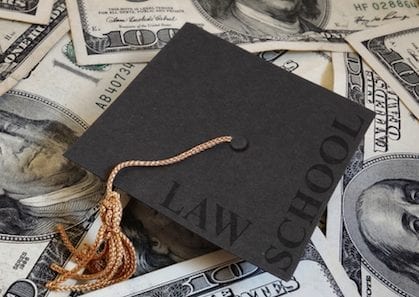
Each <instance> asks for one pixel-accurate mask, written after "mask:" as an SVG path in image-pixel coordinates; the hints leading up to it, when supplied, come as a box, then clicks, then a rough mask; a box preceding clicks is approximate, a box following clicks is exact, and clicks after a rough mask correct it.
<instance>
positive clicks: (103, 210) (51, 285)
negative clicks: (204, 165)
mask: <svg viewBox="0 0 419 297" xmlns="http://www.w3.org/2000/svg"><path fill="white" fill-rule="evenodd" d="M231 141H232V137H231V136H221V137H217V138H214V139H211V140H209V141H206V142H204V143H201V144H199V145H197V146H195V147H193V148H191V149H189V150H187V151H185V152H183V153H180V154H178V155H176V156H174V157H171V158H167V159H163V160H154V161H141V160H131V161H126V162H122V163H119V164H118V165H116V166H115V167H114V168H113V170H112V171H111V173H110V175H109V178H108V181H107V183H106V192H105V197H104V199H103V200H102V201H101V203H100V209H99V213H100V218H101V220H102V225H101V227H100V228H99V231H98V234H97V236H96V240H95V242H94V243H93V244H92V245H87V244H84V245H83V246H82V247H81V249H80V250H78V249H77V248H76V247H75V246H74V245H73V244H72V243H71V241H70V239H69V237H68V235H67V233H66V231H65V229H64V227H63V226H62V225H58V227H57V229H58V232H59V234H60V236H61V238H62V240H63V243H64V245H65V246H66V248H67V249H68V250H69V251H70V252H71V254H72V260H73V261H74V262H75V263H76V266H75V267H74V268H72V269H65V268H64V267H61V266H59V265H58V264H52V265H51V269H52V270H53V271H55V272H57V273H58V277H57V278H56V279H55V280H53V281H50V282H48V283H47V284H46V285H45V286H46V287H47V288H48V289H49V290H56V291H74V292H87V291H92V290H97V289H100V288H104V287H106V286H109V285H112V284H115V283H118V282H120V281H123V280H127V279H129V278H130V277H131V276H132V275H133V274H134V272H135V269H136V266H137V261H136V253H135V249H134V246H133V244H132V243H131V241H130V240H129V238H128V237H126V235H125V234H124V233H123V232H122V230H121V226H120V225H121V219H122V210H123V208H122V204H121V198H120V195H119V193H117V192H115V191H114V190H113V183H114V180H115V178H116V176H117V175H118V173H119V172H120V171H121V170H123V169H124V168H128V167H158V166H168V165H172V164H175V163H178V162H181V161H183V160H185V159H187V158H189V157H192V156H193V155H196V154H199V153H201V152H203V151H206V150H208V149H210V148H213V147H215V146H216V145H218V144H221V143H228V142H231ZM71 279H72V280H75V281H79V283H76V284H65V282H66V281H68V280H71Z"/></svg>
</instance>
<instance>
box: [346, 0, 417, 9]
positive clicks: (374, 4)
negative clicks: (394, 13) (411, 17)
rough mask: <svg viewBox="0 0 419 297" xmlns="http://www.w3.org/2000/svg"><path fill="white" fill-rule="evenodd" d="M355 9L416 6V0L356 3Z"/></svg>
mask: <svg viewBox="0 0 419 297" xmlns="http://www.w3.org/2000/svg"><path fill="white" fill-rule="evenodd" d="M354 7H355V10H366V9H368V8H370V7H371V8H373V9H374V10H388V9H395V8H417V7H418V2H417V1H414V0H397V1H393V0H391V1H374V2H371V3H365V2H364V3H356V4H354Z"/></svg>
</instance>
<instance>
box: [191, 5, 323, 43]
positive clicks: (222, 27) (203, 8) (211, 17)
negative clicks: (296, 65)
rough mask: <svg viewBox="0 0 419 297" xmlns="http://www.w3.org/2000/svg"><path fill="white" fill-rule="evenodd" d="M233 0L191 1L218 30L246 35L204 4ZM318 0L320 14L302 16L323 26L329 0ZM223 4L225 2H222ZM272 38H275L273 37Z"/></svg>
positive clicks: (318, 25) (279, 36)
mask: <svg viewBox="0 0 419 297" xmlns="http://www.w3.org/2000/svg"><path fill="white" fill-rule="evenodd" d="M220 1H221V2H220ZM232 1H233V0H192V3H193V4H194V6H195V7H196V9H197V10H198V11H199V13H200V14H201V15H202V16H203V17H204V18H205V19H206V20H207V21H209V22H210V23H211V24H212V25H214V26H216V27H217V28H219V29H220V30H223V31H229V32H235V33H237V34H240V35H244V36H248V35H247V34H246V33H244V32H239V31H237V30H234V29H233V28H231V27H229V26H228V25H225V24H223V22H222V21H220V20H217V17H216V16H214V15H213V14H211V13H210V12H209V11H208V8H206V6H208V5H210V6H211V5H217V4H216V3H223V2H225V3H226V2H230V3H231V2H232ZM317 1H318V2H319V5H318V6H319V10H320V15H319V16H318V17H317V18H316V19H314V20H313V19H307V18H304V19H305V20H307V21H310V22H311V23H312V24H313V25H315V26H317V27H319V28H324V27H325V25H326V24H327V23H328V21H329V18H330V7H331V4H330V0H317ZM223 5H225V4H223ZM209 8H213V7H209ZM284 35H285V36H286V35H289V34H285V33H284V34H278V39H283V38H281V37H283V36H284ZM251 37H254V38H258V37H257V36H251ZM268 39H272V38H268ZM272 40H275V39H274V38H273V39H272Z"/></svg>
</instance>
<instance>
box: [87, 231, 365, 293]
mask: <svg viewBox="0 0 419 297" xmlns="http://www.w3.org/2000/svg"><path fill="white" fill-rule="evenodd" d="M283 295H286V296H290V297H293V296H299V297H305V296H307V297H335V296H339V297H343V296H350V297H356V296H359V295H358V293H357V292H356V289H355V287H354V286H353V285H352V284H351V282H350V281H349V279H348V277H347V276H346V275H345V273H344V271H343V269H342V267H341V266H340V265H339V264H338V263H337V262H335V261H333V260H332V259H330V257H329V254H328V249H327V243H326V239H325V238H324V236H323V234H322V233H321V231H320V230H318V229H316V231H315V232H314V234H313V236H312V239H311V242H310V243H309V245H308V246H307V248H306V252H305V254H304V256H303V258H302V260H301V261H300V264H299V265H298V267H297V270H296V272H295V274H294V277H293V278H291V280H289V281H284V280H281V279H279V278H277V277H274V276H273V275H271V274H269V273H267V272H264V271H262V270H261V269H260V268H258V267H256V266H254V265H252V264H250V263H248V262H245V261H243V260H241V259H238V258H236V257H235V256H233V255H230V254H228V253H226V252H224V251H218V252H214V253H211V254H208V255H205V256H202V257H199V258H195V259H192V260H189V261H185V262H183V263H179V264H176V265H172V266H169V267H167V268H163V269H160V270H158V271H156V272H152V273H149V274H146V275H143V276H140V277H137V278H134V279H131V280H128V281H125V282H122V283H120V284H116V285H114V286H110V287H108V288H104V289H101V290H98V291H95V292H92V293H89V294H86V297H96V296H97V297H99V296H100V297H113V296H137V297H148V296H177V297H187V296H191V297H192V296H202V297H235V296H241V297H248V296H257V297H259V296H261V297H262V296H270V297H278V296H283Z"/></svg>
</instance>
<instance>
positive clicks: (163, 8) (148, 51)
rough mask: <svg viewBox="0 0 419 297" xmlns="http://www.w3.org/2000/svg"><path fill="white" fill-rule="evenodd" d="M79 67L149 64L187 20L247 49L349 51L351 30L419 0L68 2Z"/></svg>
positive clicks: (409, 10) (412, 9)
mask: <svg viewBox="0 0 419 297" xmlns="http://www.w3.org/2000/svg"><path fill="white" fill-rule="evenodd" d="M67 6H68V12H69V17H70V25H71V31H72V36H73V39H74V43H75V47H76V57H77V61H78V63H79V64H83V65H85V64H98V63H117V62H121V61H124V62H148V61H150V59H151V58H152V57H153V56H154V55H155V54H156V53H157V51H158V50H159V49H161V48H162V47H163V46H164V45H165V44H166V43H167V42H168V41H169V40H170V39H171V38H172V37H173V35H174V34H175V33H176V32H177V31H178V29H179V28H181V27H182V25H183V24H184V23H185V22H190V23H194V24H196V25H198V26H200V27H202V28H203V29H205V30H207V31H208V32H211V33H213V34H215V35H217V36H219V37H221V38H223V39H225V40H228V41H230V42H232V43H234V44H237V45H239V46H241V47H243V48H245V49H247V50H249V51H252V52H260V51H267V50H273V49H290V50H305V51H307V50H326V51H327V50H329V51H350V48H349V47H348V46H347V44H346V43H345V41H344V39H343V38H344V37H345V36H346V35H348V34H349V33H352V32H354V31H357V30H363V29H365V28H368V27H374V26H377V25H381V24H384V23H390V22H397V21H400V20H404V19H408V18H410V17H413V16H418V15H419V10H418V7H419V5H418V0H398V1H393V0H385V1H377V0H365V1H356V0H351V1H344V0H337V1H332V0H304V1H300V0H269V1H263V4H261V3H260V1H258V0H246V1H245V0H225V1H220V0H183V1H172V0H144V1H132V0H120V1H114V0H67Z"/></svg>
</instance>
